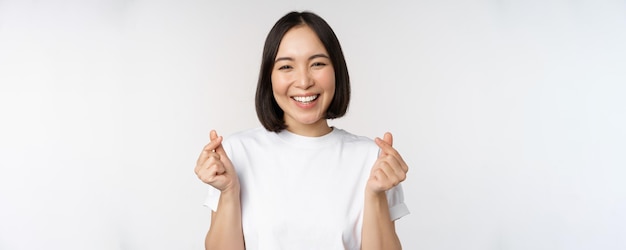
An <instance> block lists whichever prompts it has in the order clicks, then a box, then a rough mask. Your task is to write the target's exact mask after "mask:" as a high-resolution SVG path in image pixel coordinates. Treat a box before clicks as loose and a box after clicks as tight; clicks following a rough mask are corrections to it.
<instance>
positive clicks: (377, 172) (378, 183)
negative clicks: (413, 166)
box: [367, 132, 409, 193]
mask: <svg viewBox="0 0 626 250" xmlns="http://www.w3.org/2000/svg"><path fill="white" fill-rule="evenodd" d="M374 141H375V142H376V144H377V145H378V147H380V153H379V155H378V159H377V160H376V162H375V163H374V166H373V167H372V171H371V172H370V177H369V180H368V181H367V190H368V191H371V192H374V193H380V192H385V191H387V190H389V189H391V188H393V187H395V186H396V185H398V184H399V183H400V182H402V181H404V180H405V179H406V173H407V171H408V170H409V167H408V166H407V165H406V163H405V162H404V160H403V159H402V156H400V154H399V153H398V151H396V150H395V149H394V148H393V136H392V135H391V133H389V132H387V133H385V136H384V137H383V139H380V138H376V139H375V140H374Z"/></svg>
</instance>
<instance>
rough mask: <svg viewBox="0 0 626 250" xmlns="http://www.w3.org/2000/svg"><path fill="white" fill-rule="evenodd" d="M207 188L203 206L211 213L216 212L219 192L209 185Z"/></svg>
mask: <svg viewBox="0 0 626 250" xmlns="http://www.w3.org/2000/svg"><path fill="white" fill-rule="evenodd" d="M207 186H208V188H209V192H208V194H207V197H206V200H205V201H204V206H205V207H208V208H210V209H211V210H213V212H216V211H217V205H218V204H219V201H220V194H221V192H220V191H219V190H217V189H216V188H214V187H212V186H210V185H207Z"/></svg>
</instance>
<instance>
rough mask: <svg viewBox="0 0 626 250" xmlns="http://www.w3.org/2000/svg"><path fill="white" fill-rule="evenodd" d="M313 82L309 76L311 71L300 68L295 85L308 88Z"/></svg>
mask: <svg viewBox="0 0 626 250" xmlns="http://www.w3.org/2000/svg"><path fill="white" fill-rule="evenodd" d="M314 84H315V82H314V81H313V77H311V72H310V71H309V70H308V69H301V70H300V71H299V74H298V79H297V80H296V86H297V87H298V88H301V89H308V88H310V87H311V86H313V85H314Z"/></svg>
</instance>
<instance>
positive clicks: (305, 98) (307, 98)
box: [291, 95, 320, 104]
mask: <svg viewBox="0 0 626 250" xmlns="http://www.w3.org/2000/svg"><path fill="white" fill-rule="evenodd" d="M319 96H320V95H308V96H293V97H291V99H293V100H294V101H296V102H299V103H303V104H308V103H311V102H313V101H315V100H317V98H318V97H319Z"/></svg>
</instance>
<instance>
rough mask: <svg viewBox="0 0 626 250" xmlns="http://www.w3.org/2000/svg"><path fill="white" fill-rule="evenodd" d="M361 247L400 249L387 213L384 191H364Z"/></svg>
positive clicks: (385, 249)
mask: <svg viewBox="0 0 626 250" xmlns="http://www.w3.org/2000/svg"><path fill="white" fill-rule="evenodd" d="M361 249H362V250H395V249H402V246H401V245H400V239H398V235H397V234H396V229H395V225H394V222H393V221H392V220H391V216H390V214H389V205H388V204H387V195H386V194H385V192H380V193H377V194H374V193H370V192H365V207H364V211H363V228H362V232H361Z"/></svg>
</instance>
